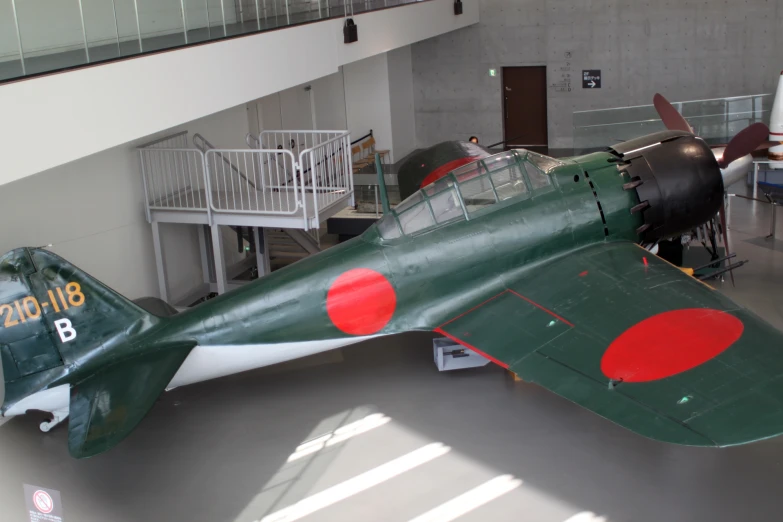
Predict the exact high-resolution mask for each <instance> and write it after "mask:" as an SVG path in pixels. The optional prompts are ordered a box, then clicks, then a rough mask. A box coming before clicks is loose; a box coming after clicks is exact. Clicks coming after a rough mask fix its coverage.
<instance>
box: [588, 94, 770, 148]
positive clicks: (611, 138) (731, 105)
mask: <svg viewBox="0 0 783 522" xmlns="http://www.w3.org/2000/svg"><path fill="white" fill-rule="evenodd" d="M773 101H774V95H772V94H758V95H752V96H736V97H733V98H717V99H713V100H696V101H685V102H672V105H674V107H675V108H676V109H677V110H678V111H679V112H680V114H682V115H683V116H685V119H686V120H688V123H689V124H690V125H691V127H693V130H694V132H695V133H696V134H697V135H698V136H700V137H702V138H704V139H705V140H706V141H707V142H708V143H710V144H712V145H714V144H720V143H727V142H728V141H729V140H730V139H731V138H732V137H734V135H736V134H737V133H738V132H739V131H741V130H742V129H744V128H745V127H747V126H748V125H750V124H751V123H756V122H759V121H760V122H764V123H769V113H770V110H771V109H772V102H773ZM573 127H574V154H584V153H587V152H590V151H594V150H597V149H601V148H604V147H606V146H608V145H612V144H614V143H618V142H621V141H626V140H630V139H632V138H638V137H639V136H643V135H645V134H651V133H653V132H658V131H662V130H666V127H664V125H663V122H662V121H661V118H660V116H658V113H657V112H656V111H655V107H653V106H652V105H640V106H636V107H620V108H616V109H600V110H592V111H578V112H574V114H573Z"/></svg>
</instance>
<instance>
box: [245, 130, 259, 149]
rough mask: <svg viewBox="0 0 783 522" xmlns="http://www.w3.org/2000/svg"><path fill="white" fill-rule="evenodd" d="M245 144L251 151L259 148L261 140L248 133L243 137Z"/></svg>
mask: <svg viewBox="0 0 783 522" xmlns="http://www.w3.org/2000/svg"><path fill="white" fill-rule="evenodd" d="M245 143H247V146H248V147H250V148H251V149H260V148H261V140H259V139H258V138H256V137H255V136H253V135H252V134H251V133H249V132H248V133H247V134H246V135H245Z"/></svg>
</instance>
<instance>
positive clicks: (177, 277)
mask: <svg viewBox="0 0 783 522" xmlns="http://www.w3.org/2000/svg"><path fill="white" fill-rule="evenodd" d="M247 121H248V119H247V116H246V114H245V107H244V106H240V107H235V108H232V109H228V110H226V111H222V112H220V113H217V114H215V115H213V116H210V117H207V118H203V119H201V120H197V121H194V122H190V123H188V124H186V125H183V126H181V127H178V128H176V129H170V130H168V131H166V132H164V133H162V134H163V135H165V134H169V133H172V132H177V131H179V130H183V129H187V130H189V131H191V133H195V132H200V133H202V134H203V135H204V136H205V137H206V138H207V139H208V140H210V141H211V142H212V143H214V144H215V145H216V146H218V147H241V146H243V144H244V136H245V134H246V133H247V131H248V123H247ZM153 138H154V137H146V138H144V139H143V140H139V141H137V142H134V143H127V144H124V145H121V146H119V147H114V148H111V149H108V150H105V151H102V152H100V153H98V154H94V155H91V156H88V157H86V158H82V159H80V160H78V161H74V162H71V163H68V164H65V165H62V166H59V167H56V168H54V169H50V170H47V171H45V172H41V173H40V174H37V175H35V176H30V177H27V178H24V179H22V180H18V181H16V182H13V183H9V184H7V185H4V186H3V188H2V190H0V220H2V221H3V222H4V223H7V224H8V226H5V227H3V233H2V234H0V252H6V251H8V250H11V249H13V248H17V247H21V246H40V245H47V244H50V243H51V244H52V245H53V246H52V251H54V252H56V253H57V254H59V255H61V256H63V257H65V258H66V259H68V260H69V261H70V262H72V263H73V264H75V265H76V266H78V267H79V268H81V269H83V270H85V271H87V272H88V273H90V274H91V275H93V276H94V277H96V278H98V279H99V280H100V281H102V282H104V283H105V284H107V285H109V286H110V287H112V288H114V289H116V290H117V291H118V292H120V293H122V294H123V295H125V296H127V297H129V298H137V297H142V296H149V295H154V296H157V295H158V281H157V274H156V270H155V261H154V259H155V258H154V255H153V245H152V232H151V227H150V225H149V224H148V223H147V221H146V219H145V217H144V204H143V201H144V199H143V189H142V182H141V174H140V171H139V165H138V161H139V159H138V153H137V151H136V146H137V145H138V144H139V143H140V142H142V141H150V140H151V139H153ZM161 234H162V236H163V238H164V243H165V246H166V247H167V248H164V254H165V256H166V261H167V268H168V274H169V278H170V288H171V291H172V295H173V297H174V298H175V299H176V298H177V297H180V296H182V295H183V294H185V293H187V291H188V290H191V289H192V288H193V287H194V286H196V285H197V284H199V283H200V282H201V278H202V276H201V261H200V257H199V250H198V236H197V235H196V234H197V230H196V227H195V226H186V225H170V224H164V225H162V226H161ZM224 237H225V240H226V252H229V253H230V252H236V248H235V246H236V239H235V235H234V234H232V233H229V232H226V234H225V236H224ZM232 241H233V243H232Z"/></svg>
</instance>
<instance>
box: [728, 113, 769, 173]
mask: <svg viewBox="0 0 783 522" xmlns="http://www.w3.org/2000/svg"><path fill="white" fill-rule="evenodd" d="M768 136H769V127H767V126H766V125H764V124H763V123H760V122H759V123H754V124H753V125H749V126H747V127H745V128H744V129H742V130H741V131H739V132H738V133H737V135H736V136H734V137H733V138H732V139H731V141H730V142H729V144H728V145H726V150H724V151H723V158H721V160H720V168H722V169H725V168H726V167H727V166H728V165H729V163H731V162H732V161H734V160H735V159H737V158H741V157H742V156H745V155H746V154H750V153H751V152H753V151H754V150H756V148H757V147H758V146H759V145H761V144H762V143H764V142H766V141H767V137H768Z"/></svg>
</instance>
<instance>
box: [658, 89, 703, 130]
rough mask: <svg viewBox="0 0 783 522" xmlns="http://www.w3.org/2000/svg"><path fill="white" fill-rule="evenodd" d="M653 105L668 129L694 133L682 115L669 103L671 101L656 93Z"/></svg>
mask: <svg viewBox="0 0 783 522" xmlns="http://www.w3.org/2000/svg"><path fill="white" fill-rule="evenodd" d="M653 105H654V106H655V110H656V111H658V116H660V117H661V120H663V124H664V125H666V128H667V129H669V130H681V131H685V132H690V133H693V129H691V126H690V125H688V122H687V121H686V120H685V118H683V117H682V114H680V113H679V112H677V109H675V108H674V106H673V105H672V104H671V103H669V100H667V99H666V98H664V97H663V96H662V95H661V94H658V93H656V94H655V96H653Z"/></svg>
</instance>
